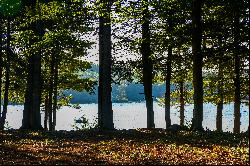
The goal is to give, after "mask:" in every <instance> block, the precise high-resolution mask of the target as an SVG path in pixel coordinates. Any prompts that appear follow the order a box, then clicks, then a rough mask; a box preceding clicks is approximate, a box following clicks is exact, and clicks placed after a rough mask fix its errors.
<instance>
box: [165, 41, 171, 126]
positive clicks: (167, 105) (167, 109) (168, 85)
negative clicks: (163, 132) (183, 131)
mask: <svg viewBox="0 0 250 166" xmlns="http://www.w3.org/2000/svg"><path fill="white" fill-rule="evenodd" d="M171 63H172V47H171V46H169V47H168V58H167V76H166V94H165V121H166V128H168V127H170V126H171V118H170V108H171V105H170V100H171V99H170V94H171V82H170V81H171V73H172V68H171Z"/></svg>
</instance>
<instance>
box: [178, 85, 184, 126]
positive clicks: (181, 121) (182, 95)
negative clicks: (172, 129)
mask: <svg viewBox="0 0 250 166" xmlns="http://www.w3.org/2000/svg"><path fill="white" fill-rule="evenodd" d="M179 85H180V125H181V126H184V119H185V116H184V106H185V103H184V82H183V80H182V81H180V83H179Z"/></svg>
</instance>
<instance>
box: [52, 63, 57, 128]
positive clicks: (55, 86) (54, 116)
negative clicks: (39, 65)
mask: <svg viewBox="0 0 250 166" xmlns="http://www.w3.org/2000/svg"><path fill="white" fill-rule="evenodd" d="M57 86H58V61H57V60H55V70H54V91H53V128H52V130H53V131H55V130H56V109H57Z"/></svg>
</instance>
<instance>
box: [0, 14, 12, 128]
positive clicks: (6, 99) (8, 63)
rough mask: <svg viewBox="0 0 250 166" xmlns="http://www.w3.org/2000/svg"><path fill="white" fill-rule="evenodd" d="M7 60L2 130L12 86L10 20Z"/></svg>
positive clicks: (0, 126) (0, 121)
mask: <svg viewBox="0 0 250 166" xmlns="http://www.w3.org/2000/svg"><path fill="white" fill-rule="evenodd" d="M6 50H7V62H6V70H5V87H4V103H3V113H2V116H1V119H0V130H4V125H5V120H6V115H7V109H8V103H9V86H10V63H11V62H10V56H11V50H10V20H9V19H8V22H7V49H6Z"/></svg>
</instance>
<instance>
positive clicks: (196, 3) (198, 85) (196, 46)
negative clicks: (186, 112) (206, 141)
mask: <svg viewBox="0 0 250 166" xmlns="http://www.w3.org/2000/svg"><path fill="white" fill-rule="evenodd" d="M202 3H203V1H202V0H193V7H192V29H193V30H192V53H193V87H194V96H193V98H194V110H193V120H192V129H193V130H203V127H202V121H203V78H202V65H203V56H202V53H201V40H202V30H201V6H202Z"/></svg>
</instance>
